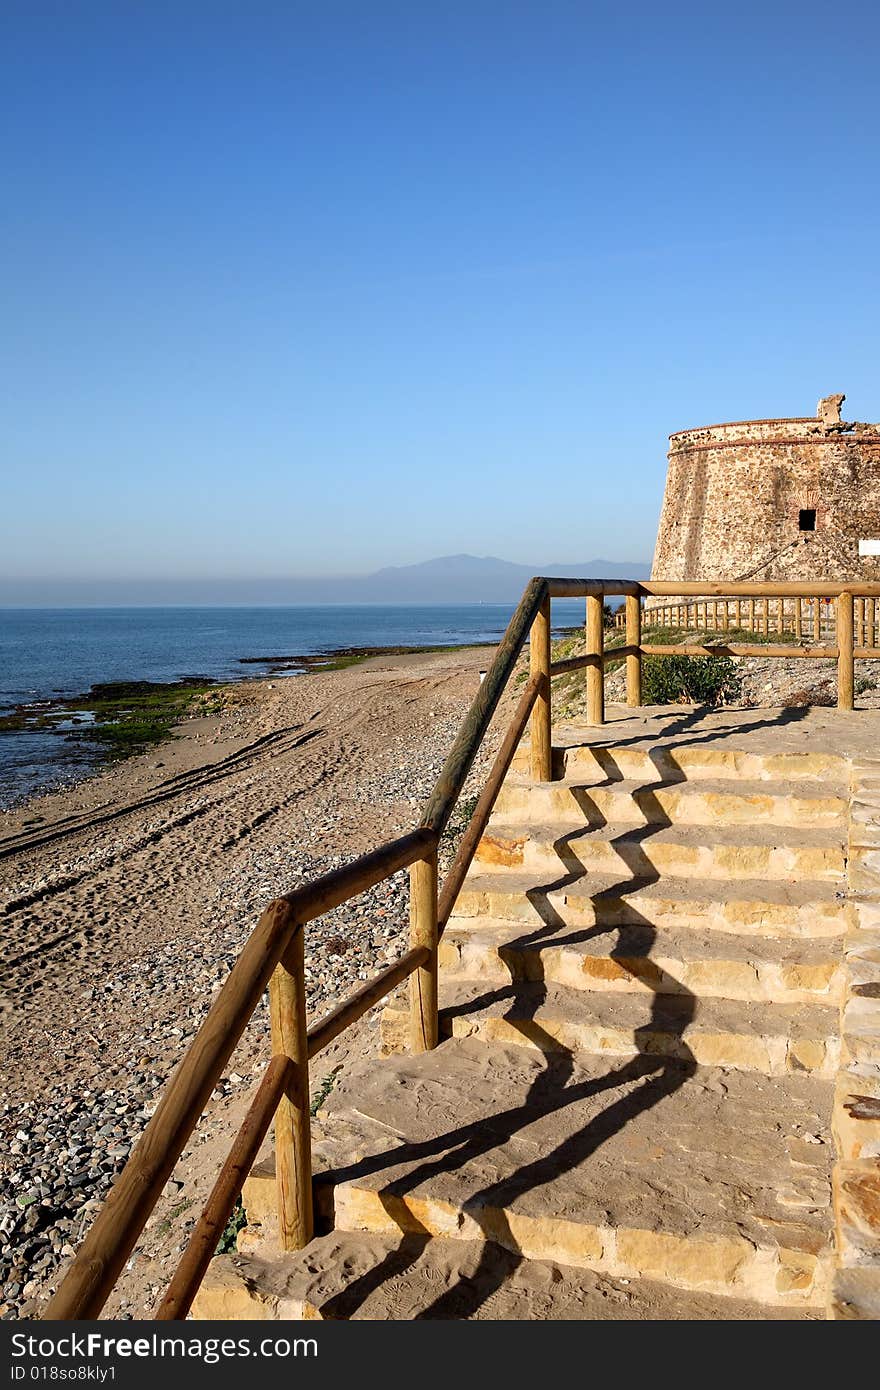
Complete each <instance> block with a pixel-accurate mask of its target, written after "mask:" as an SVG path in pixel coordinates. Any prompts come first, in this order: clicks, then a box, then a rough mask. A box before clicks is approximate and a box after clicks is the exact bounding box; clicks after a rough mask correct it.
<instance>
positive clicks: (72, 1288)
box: [45, 900, 295, 1319]
mask: <svg viewBox="0 0 880 1390" xmlns="http://www.w3.org/2000/svg"><path fill="white" fill-rule="evenodd" d="M294 925H295V920H294V918H293V916H292V914H291V912H290V909H289V907H288V906H287V904H286V903H285V902H283V901H279V900H276V901H275V902H272V903H270V904H269V906H268V907H267V908H266V910H265V912H264V913H263V915H262V917H261V918H260V920H259V922H258V924H257V926H256V928H255V929H254V931H253V933H252V934H251V936H250V938H249V939H248V941H247V944H246V945H245V947H244V949H243V950H242V953H241V955H240V956H239V958H238V960H237V961H236V963H235V965H234V966H233V967H232V970H231V971H230V973H229V976H228V977H227V979H226V982H225V983H224V984H223V986H222V987H221V989H220V992H219V994H218V995H217V998H216V999H215V1001H214V1003H213V1005H212V1006H211V1008H210V1010H209V1012H208V1016H207V1018H206V1019H205V1021H204V1023H203V1024H202V1026H201V1028H200V1029H199V1031H198V1032H197V1033H196V1036H195V1037H194V1039H193V1041H192V1042H191V1043H190V1046H189V1047H188V1048H187V1051H186V1052H185V1053H184V1056H183V1060H182V1061H181V1063H180V1065H179V1066H178V1068H177V1070H176V1071H175V1072H174V1074H173V1075H172V1077H171V1080H170V1081H169V1083H168V1086H167V1089H166V1091H165V1094H164V1095H163V1097H162V1100H161V1101H160V1102H159V1105H158V1107H157V1109H156V1112H155V1114H154V1115H153V1117H152V1119H151V1120H150V1122H149V1124H148V1125H147V1127H146V1129H145V1130H144V1132H143V1134H142V1135H141V1138H140V1140H139V1142H138V1144H137V1147H136V1148H135V1150H134V1153H133V1154H132V1155H131V1157H130V1158H129V1160H128V1162H127V1163H126V1165H125V1167H124V1168H123V1170H122V1172H121V1173H120V1175H119V1177H118V1178H117V1180H116V1182H115V1183H114V1185H113V1187H112V1188H111V1190H110V1194H109V1196H108V1197H107V1200H106V1202H105V1203H104V1205H103V1207H102V1208H101V1210H100V1212H99V1213H98V1216H97V1219H96V1220H95V1224H94V1225H93V1226H92V1228H91V1230H90V1231H89V1233H88V1235H87V1236H86V1238H85V1240H84V1241H83V1243H82V1245H81V1246H80V1248H79V1251H78V1253H77V1255H76V1257H75V1259H74V1261H73V1264H72V1265H71V1267H70V1269H69V1270H68V1272H67V1276H66V1278H65V1280H64V1282H63V1283H62V1285H61V1287H60V1288H59V1290H58V1292H57V1293H56V1294H55V1297H54V1298H53V1299H52V1300H51V1302H50V1303H49V1306H48V1307H47V1309H46V1313H45V1316H46V1317H47V1318H49V1319H54V1318H59V1319H60V1318H94V1317H97V1315H98V1313H99V1312H100V1311H101V1309H102V1308H103V1306H104V1303H105V1301H106V1299H107V1295H108V1294H109V1293H110V1290H111V1289H112V1288H113V1285H114V1284H115V1282H116V1280H117V1278H118V1277H119V1274H120V1273H121V1271H122V1268H123V1266H124V1264H125V1262H126V1260H127V1259H128V1257H129V1255H130V1254H131V1252H132V1250H133V1249H134V1247H135V1244H136V1242H137V1238H138V1236H139V1235H140V1233H141V1231H142V1230H143V1228H144V1225H145V1223H146V1221H147V1218H148V1217H149V1215H150V1213H151V1211H152V1210H153V1207H154V1206H155V1205H156V1202H157V1200H158V1198H159V1193H160V1192H161V1191H162V1188H163V1187H164V1186H165V1183H166V1182H167V1181H168V1178H169V1177H170V1176H171V1170H172V1169H173V1167H174V1165H175V1163H176V1162H177V1160H178V1159H179V1158H180V1155H181V1153H182V1152H183V1149H184V1147H185V1145H186V1142H187V1140H188V1139H189V1136H190V1135H191V1134H192V1131H193V1130H194V1128H195V1126H196V1123H197V1121H198V1119H199V1117H200V1115H201V1113H202V1111H203V1110H204V1108H205V1105H206V1103H207V1101H208V1098H209V1097H210V1095H211V1092H212V1091H213V1089H214V1087H215V1086H216V1084H217V1082H218V1081H219V1080H220V1076H221V1074H222V1072H223V1068H224V1067H225V1065H226V1063H227V1061H228V1060H229V1057H230V1056H231V1054H232V1049H233V1048H234V1047H235V1045H236V1043H237V1042H238V1040H239V1038H240V1037H241V1035H242V1033H243V1032H244V1030H245V1027H246V1026H247V1023H248V1020H249V1019H250V1017H251V1014H252V1013H253V1011H254V1009H255V1008H256V1006H257V1004H258V1002H259V1000H260V996H261V995H262V993H263V990H264V989H265V988H266V985H267V984H268V983H269V977H270V975H271V974H272V971H273V970H274V969H275V966H276V964H277V962H278V961H279V960H280V958H281V956H282V954H283V952H284V950H285V948H286V946H287V943H288V941H289V940H290V937H291V934H292V932H293V929H294Z"/></svg>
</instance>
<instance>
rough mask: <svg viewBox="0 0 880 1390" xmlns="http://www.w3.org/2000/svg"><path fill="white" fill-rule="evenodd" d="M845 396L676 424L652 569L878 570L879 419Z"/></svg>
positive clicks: (672, 572)
mask: <svg viewBox="0 0 880 1390" xmlns="http://www.w3.org/2000/svg"><path fill="white" fill-rule="evenodd" d="M844 400H845V397H844V396H842V395H836V396H826V397H825V398H824V399H823V400H821V401H820V402H819V408H818V411H817V414H816V416H815V417H814V418H813V419H795V420H740V421H737V422H736V423H734V424H726V425H709V426H707V427H706V428H705V429H694V430H682V431H680V432H679V433H677V434H673V435H671V436H670V439H669V470H668V473H667V476H666V492H665V494H664V497H663V509H662V511H661V514H660V527H659V530H658V533H657V546H656V549H655V551H654V565H653V568H652V570H651V578H652V579H665V580H676V579H683V580H688V579H716V580H717V579H729V580H731V581H743V580H750V579H753V580H799V579H804V580H809V579H817V580H823V579H828V580H835V579H845V580H858V579H865V580H880V425H866V424H857V423H847V422H846V421H845V420H842V419H841V406H842V404H843V401H844Z"/></svg>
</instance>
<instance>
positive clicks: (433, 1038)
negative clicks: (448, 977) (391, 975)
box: [409, 847, 439, 1052]
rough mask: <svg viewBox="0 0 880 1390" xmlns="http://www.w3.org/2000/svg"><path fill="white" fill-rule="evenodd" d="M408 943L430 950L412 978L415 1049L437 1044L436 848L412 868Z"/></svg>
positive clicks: (411, 1023) (411, 1016)
mask: <svg viewBox="0 0 880 1390" xmlns="http://www.w3.org/2000/svg"><path fill="white" fill-rule="evenodd" d="M409 944H410V947H416V946H425V947H427V949H428V950H429V951H430V953H431V958H430V960H429V961H428V962H427V964H426V965H422V966H419V968H418V970H414V971H413V973H412V975H410V979H409V1043H410V1048H411V1049H412V1051H413V1052H430V1051H431V1049H432V1048H435V1047H436V1046H437V1039H438V1035H439V1029H438V1022H437V850H436V847H435V848H434V849H432V850H431V851H430V853H429V854H427V855H426V856H425V858H424V859H417V860H416V862H415V863H414V864H412V865H411V866H410V871H409Z"/></svg>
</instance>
